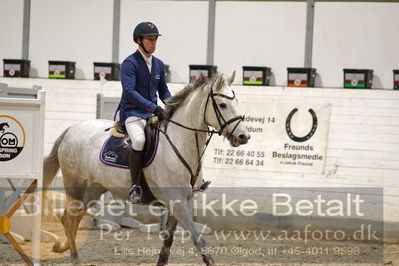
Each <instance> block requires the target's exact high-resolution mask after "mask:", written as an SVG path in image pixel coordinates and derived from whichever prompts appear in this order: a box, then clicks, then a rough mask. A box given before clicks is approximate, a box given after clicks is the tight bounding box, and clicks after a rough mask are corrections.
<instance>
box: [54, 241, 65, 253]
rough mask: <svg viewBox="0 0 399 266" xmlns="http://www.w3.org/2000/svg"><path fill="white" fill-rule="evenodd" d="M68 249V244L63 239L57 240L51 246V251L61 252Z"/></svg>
mask: <svg viewBox="0 0 399 266" xmlns="http://www.w3.org/2000/svg"><path fill="white" fill-rule="evenodd" d="M68 249H69V247H68V245H67V244H66V243H65V242H63V241H57V243H55V244H54V246H53V252H56V253H63V252H65V251H67V250H68Z"/></svg>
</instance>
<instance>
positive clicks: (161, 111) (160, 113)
mask: <svg viewBox="0 0 399 266" xmlns="http://www.w3.org/2000/svg"><path fill="white" fill-rule="evenodd" d="M154 115H156V116H158V119H159V121H161V120H163V119H164V118H165V111H164V109H163V108H162V107H161V106H158V107H157V109H155V111H154Z"/></svg>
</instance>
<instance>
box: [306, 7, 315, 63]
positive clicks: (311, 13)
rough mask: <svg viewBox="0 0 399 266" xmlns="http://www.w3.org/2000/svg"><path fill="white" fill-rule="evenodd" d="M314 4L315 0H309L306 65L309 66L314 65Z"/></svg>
mask: <svg viewBox="0 0 399 266" xmlns="http://www.w3.org/2000/svg"><path fill="white" fill-rule="evenodd" d="M314 4H315V1H314V0H307V11H306V40H305V67H309V68H310V67H312V52H313V24H314Z"/></svg>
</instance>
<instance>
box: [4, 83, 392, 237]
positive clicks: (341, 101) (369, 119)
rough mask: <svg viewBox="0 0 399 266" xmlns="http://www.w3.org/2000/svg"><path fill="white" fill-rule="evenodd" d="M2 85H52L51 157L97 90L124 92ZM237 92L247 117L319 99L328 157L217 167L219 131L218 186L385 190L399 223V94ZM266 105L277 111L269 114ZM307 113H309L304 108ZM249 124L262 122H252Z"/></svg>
mask: <svg viewBox="0 0 399 266" xmlns="http://www.w3.org/2000/svg"><path fill="white" fill-rule="evenodd" d="M0 83H7V84H8V85H9V86H10V87H25V88H28V87H32V86H33V85H40V86H42V88H43V89H45V90H46V120H45V149H44V153H45V154H48V153H49V152H50V149H51V147H52V145H53V142H54V141H55V139H56V138H57V137H58V136H59V135H60V134H61V133H62V132H63V130H65V129H66V128H67V127H69V126H70V125H72V124H74V123H78V122H80V121H83V120H88V119H95V116H96V95H97V94H98V93H101V94H103V95H104V96H107V97H119V96H120V93H121V88H120V83H119V82H105V83H101V82H100V81H75V80H66V81H61V80H50V79H18V78H0ZM169 87H170V89H171V91H172V92H176V91H177V90H180V89H181V88H182V87H183V84H173V83H171V84H169ZM234 90H235V92H236V94H237V96H238V98H239V100H240V103H241V104H240V110H241V111H240V113H243V114H246V115H247V116H248V115H249V116H251V115H252V116H256V112H258V114H263V115H264V116H265V117H266V118H267V117H269V116H275V117H276V119H278V116H279V110H280V109H281V108H282V107H281V106H282V105H285V104H290V103H305V102H313V103H317V104H318V105H321V106H328V107H329V108H330V111H329V113H330V114H329V119H326V120H325V121H322V120H321V119H319V120H320V121H319V128H320V130H319V129H318V130H319V131H321V130H322V127H323V124H324V126H326V127H325V130H327V132H325V133H326V138H325V141H322V142H323V143H324V144H323V145H324V146H323V147H324V148H325V161H324V163H323V165H321V168H320V169H313V170H311V171H302V170H303V169H301V168H298V171H296V168H290V169H289V168H287V169H289V170H287V171H285V170H284V168H283V169H280V168H279V167H278V166H276V167H275V166H273V164H269V163H266V164H267V165H266V166H265V167H264V168H262V169H260V168H256V167H255V168H254V169H255V170H251V169H252V167H239V166H236V165H232V166H225V165H224V166H220V167H219V166H218V165H215V164H214V157H215V149H214V148H215V146H214V144H215V142H217V143H222V144H220V145H222V146H223V145H224V146H223V147H228V145H227V142H222V140H221V138H220V137H218V136H215V137H214V138H215V139H217V140H213V141H212V142H211V146H210V147H209V149H208V151H207V153H206V156H205V163H204V176H205V179H207V180H212V182H213V183H212V187H298V190H300V187H307V188H311V187H313V188H318V187H321V188H323V187H327V188H328V187H330V188H331V187H380V188H383V189H384V220H385V221H386V222H389V223H398V222H399V212H398V211H397V206H398V205H399V193H398V192H399V181H398V178H397V177H398V174H399V159H398V158H399V133H398V132H399V130H398V129H399V93H397V92H396V91H390V90H351V89H321V88H288V87H248V86H234ZM265 110H276V111H275V112H274V113H273V112H270V113H263V112H266V111H265ZM302 111H303V110H302ZM318 111H320V110H318ZM254 112H255V114H254ZM303 113H304V114H305V117H306V114H307V112H306V110H305V112H303ZM298 116H301V111H300V112H298ZM293 123H295V122H293ZM305 124H306V123H305ZM247 125H248V126H253V125H255V126H256V124H254V123H253V122H248V123H247ZM305 127H306V128H308V125H305ZM274 131H275V128H268V127H263V132H262V133H259V132H258V133H252V139H251V140H250V143H249V144H248V145H245V146H243V147H242V148H238V149H252V148H253V147H255V148H256V147H264V146H262V145H261V144H262V143H263V142H266V141H268V139H269V138H277V139H278V138H281V139H283V141H285V140H284V138H286V136H279V135H278V134H279V133H278V131H276V132H274ZM273 132H274V133H273ZM82 136H84V134H82ZM218 145H219V144H218ZM315 146H317V144H316V145H315ZM246 147H248V148H246ZM264 149H265V153H266V154H268V153H269V150H270V149H277V148H276V147H271V148H270V149H269V147H265V148H264ZM321 153H323V151H321ZM60 184H62V183H60ZM242 196H245V195H242ZM396 228H397V227H396ZM396 230H397V229H396Z"/></svg>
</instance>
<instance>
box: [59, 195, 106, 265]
mask: <svg viewBox="0 0 399 266" xmlns="http://www.w3.org/2000/svg"><path fill="white" fill-rule="evenodd" d="M65 190H66V191H67V203H66V206H67V208H65V212H64V215H63V216H62V218H61V222H62V224H63V225H64V229H65V234H66V236H67V240H66V241H63V242H58V243H56V244H55V245H54V247H53V251H54V252H57V253H62V252H64V251H66V250H68V249H69V248H71V259H72V261H73V262H77V261H78V260H79V257H78V253H77V249H76V243H75V239H76V234H77V231H78V228H79V223H80V221H81V219H82V217H83V215H84V214H85V213H86V210H87V208H90V207H91V205H92V204H93V203H94V202H95V201H97V200H98V199H99V198H100V197H101V195H102V194H103V193H104V192H105V190H104V189H102V188H101V189H100V188H79V189H78V188H74V189H70V188H69V189H65ZM68 193H69V194H68ZM71 195H73V196H71ZM82 199H83V200H82ZM73 203H75V204H73ZM78 207H80V208H79V209H77V208H78ZM68 210H71V211H68Z"/></svg>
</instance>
